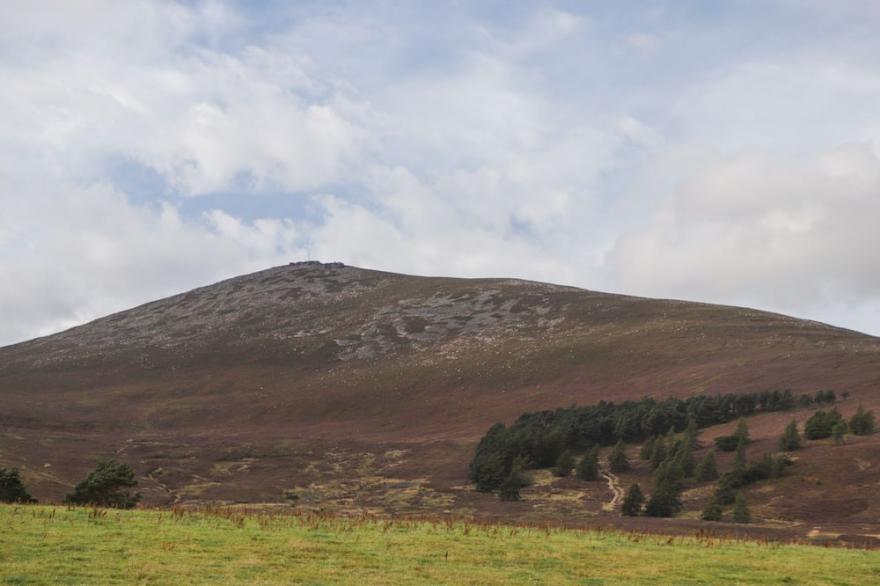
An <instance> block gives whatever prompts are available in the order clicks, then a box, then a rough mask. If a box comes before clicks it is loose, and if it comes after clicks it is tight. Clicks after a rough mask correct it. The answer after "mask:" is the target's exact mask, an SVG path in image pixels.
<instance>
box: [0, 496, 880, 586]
mask: <svg viewBox="0 0 880 586" xmlns="http://www.w3.org/2000/svg"><path fill="white" fill-rule="evenodd" d="M0 529H2V531H0V584H2V583H5V584H48V583H52V584H82V583H100V584H113V583H145V584H198V583H215V584H216V583H225V584H239V583H241V584H245V583H246V584H290V583H302V584H332V583H346V584H351V583H353V584H357V585H359V586H363V585H367V584H437V583H448V584H512V583H542V584H543V583H548V584H658V583H660V584H669V583H673V584H741V583H755V584H860V585H861V584H872V583H874V584H876V583H878V582H880V553H878V552H873V551H864V550H855V549H834V548H820V547H815V546H796V545H780V544H766V543H765V544H759V543H753V542H739V541H719V540H710V539H696V538H675V539H674V540H672V542H671V543H670V538H667V537H657V536H654V537H652V536H647V535H635V534H626V533H618V532H609V531H603V532H597V531H573V530H543V529H536V528H517V527H510V526H500V525H496V526H475V525H468V524H464V523H447V522H439V521H438V522H433V523H432V522H404V521H381V520H373V521H363V520H354V519H343V518H333V517H320V516H313V515H312V516H310V515H304V516H293V515H285V516H281V515H278V516H269V515H259V514H243V513H241V512H239V511H234V510H230V509H225V510H224V509H215V510H213V511H210V510H209V511H204V512H198V513H183V512H173V511H97V515H96V514H95V511H91V510H89V509H70V510H69V509H66V508H64V507H49V506H23V507H14V506H0Z"/></svg>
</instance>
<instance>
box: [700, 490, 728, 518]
mask: <svg viewBox="0 0 880 586" xmlns="http://www.w3.org/2000/svg"><path fill="white" fill-rule="evenodd" d="M700 518H701V519H702V520H703V521H723V520H724V513H723V511H722V510H721V504H720V503H719V502H718V499H717V498H715V497H714V496H713V497H712V498H710V499H709V502H708V503H706V508H704V509H703V512H702V514H701V515H700Z"/></svg>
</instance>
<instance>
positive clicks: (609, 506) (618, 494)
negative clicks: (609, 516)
mask: <svg viewBox="0 0 880 586" xmlns="http://www.w3.org/2000/svg"><path fill="white" fill-rule="evenodd" d="M601 474H602V477H603V478H605V480H607V481H608V489H609V490H610V491H611V492H612V493H614V496H613V497H611V500H610V501H608V502H607V503H604V504H603V505H602V510H603V511H613V510H614V509H616V508H617V506H618V505H619V504H620V503H621V502H622V501H623V489H622V488H621V487H620V479H619V478H617V476H616V475H615V474H613V473H612V472H605V471H604V470H602V472H601Z"/></svg>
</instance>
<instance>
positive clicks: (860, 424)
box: [849, 404, 875, 435]
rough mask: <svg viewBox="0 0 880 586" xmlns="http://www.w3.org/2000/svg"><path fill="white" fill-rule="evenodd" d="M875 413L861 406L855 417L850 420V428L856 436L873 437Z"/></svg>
mask: <svg viewBox="0 0 880 586" xmlns="http://www.w3.org/2000/svg"><path fill="white" fill-rule="evenodd" d="M874 426H875V422H874V412H873V411H865V408H864V407H862V405H861V404H859V408H858V409H857V410H856V413H855V415H853V416H852V418H850V420H849V428H850V430H851V431H852V432H853V433H854V434H855V435H871V434H872V433H874Z"/></svg>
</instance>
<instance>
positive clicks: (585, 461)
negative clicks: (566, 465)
mask: <svg viewBox="0 0 880 586" xmlns="http://www.w3.org/2000/svg"><path fill="white" fill-rule="evenodd" d="M575 474H576V475H577V477H578V478H579V479H581V480H599V446H593V447H592V449H590V451H589V452H587V454H586V455H585V456H584V457H583V458H581V461H580V462H578V465H577V470H576V471H575Z"/></svg>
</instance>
